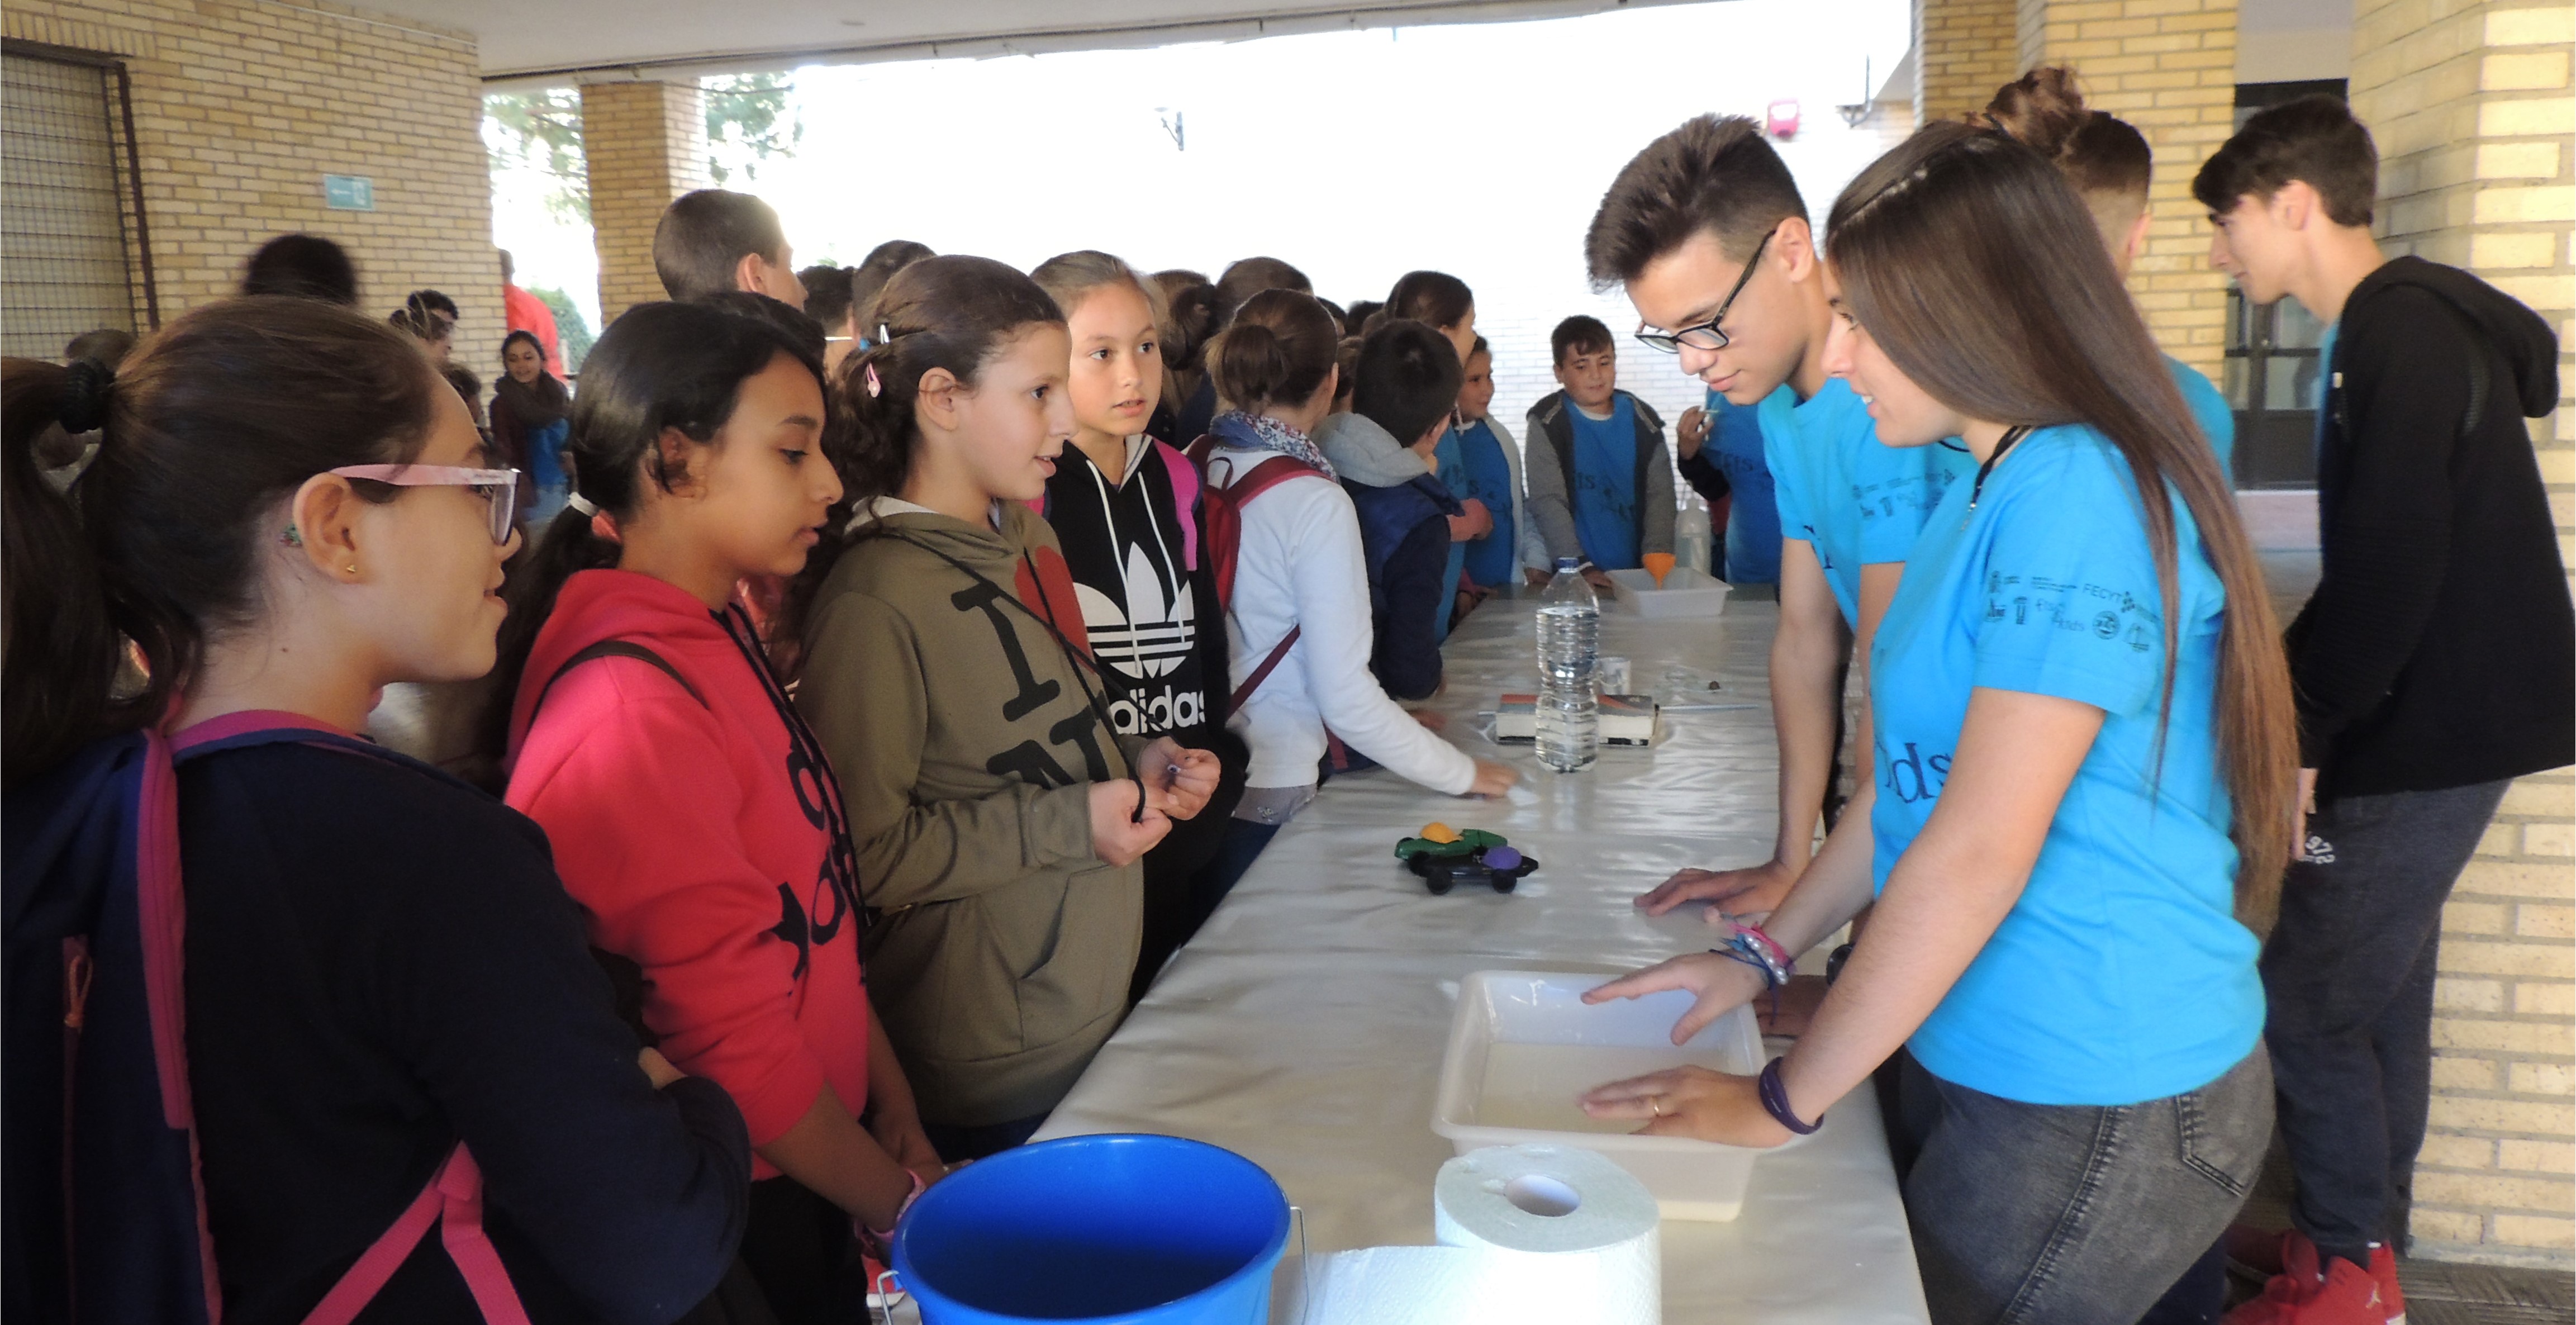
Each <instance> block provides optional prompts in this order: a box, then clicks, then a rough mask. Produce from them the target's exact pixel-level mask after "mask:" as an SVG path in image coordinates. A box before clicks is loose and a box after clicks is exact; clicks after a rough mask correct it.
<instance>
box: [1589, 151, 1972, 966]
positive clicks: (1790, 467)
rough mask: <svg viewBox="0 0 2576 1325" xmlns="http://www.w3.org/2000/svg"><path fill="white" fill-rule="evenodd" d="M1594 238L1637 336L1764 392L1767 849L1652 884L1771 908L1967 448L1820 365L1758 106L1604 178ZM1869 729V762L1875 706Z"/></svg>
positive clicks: (1788, 182) (1804, 269)
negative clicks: (1771, 559) (1773, 741)
mask: <svg viewBox="0 0 2576 1325" xmlns="http://www.w3.org/2000/svg"><path fill="white" fill-rule="evenodd" d="M1584 257H1585V260H1586V262H1587V264H1588V265H1589V266H1590V269H1591V274H1592V281H1593V284H1594V285H1595V286H1597V287H1599V288H1602V289H1607V288H1609V287H1610V286H1613V285H1622V286H1625V287H1626V289H1627V292H1628V299H1629V302H1630V303H1632V304H1634V305H1635V306H1636V309H1637V313H1638V315H1639V316H1640V317H1641V318H1642V319H1643V325H1641V327H1640V329H1639V331H1638V333H1637V339H1638V340H1640V341H1642V342H1644V343H1645V344H1647V345H1649V346H1651V347H1653V348H1655V349H1658V350H1662V351H1665V352H1667V353H1671V354H1676V355H1678V356H1680V358H1681V366H1682V369H1683V371H1685V372H1688V373H1690V374H1692V375H1694V376H1696V377H1698V378H1699V379H1700V380H1701V381H1702V382H1704V383H1706V384H1707V385H1708V386H1709V388H1710V389H1711V390H1714V391H1717V392H1718V393H1720V394H1722V395H1724V396H1725V397H1726V398H1727V399H1728V400H1730V401H1732V402H1734V403H1735V404H1738V405H1746V406H1756V407H1758V409H1759V417H1760V419H1761V422H1762V437H1763V454H1764V458H1765V460H1766V461H1767V463H1768V464H1769V466H1770V469H1771V473H1772V475H1773V479H1774V482H1775V485H1776V489H1777V499H1778V503H1779V510H1780V531H1781V536H1782V537H1781V555H1780V630H1779V634H1778V636H1777V637H1776V638H1775V639H1774V640H1773V641H1772V645H1771V706H1772V721H1773V724H1774V726H1775V727H1776V728H1777V730H1778V734H1779V742H1780V825H1779V838H1778V841H1777V844H1776V845H1775V847H1774V849H1773V853H1772V857H1771V859H1769V860H1767V861H1764V862H1763V863H1761V864H1759V865H1754V866H1750V867H1747V868H1742V869H1731V870H1718V871H1708V870H1695V869H1694V870H1683V871H1682V872H1681V873H1679V874H1676V875H1674V876H1673V877H1672V878H1671V879H1669V880H1666V881H1665V882H1664V883H1663V884H1662V885H1661V886H1659V887H1657V888H1656V889H1654V890H1653V891H1652V892H1649V893H1647V894H1646V895H1645V896H1644V897H1643V898H1641V899H1640V904H1641V905H1643V906H1644V907H1645V908H1646V910H1647V911H1648V912H1649V913H1650V914H1656V915H1660V914H1662V913H1664V912H1666V911H1669V910H1671V909H1672V908H1674V907H1676V906H1679V905H1681V904H1682V903H1683V902H1688V901H1710V902H1715V903H1717V904H1718V905H1719V906H1720V907H1721V908H1723V909H1724V910H1726V911H1727V912H1729V913H1732V914H1737V915H1753V914H1759V913H1764V912H1768V911H1769V910H1770V909H1771V908H1772V907H1774V906H1776V905H1778V903H1779V901H1780V899H1781V898H1783V897H1785V896H1787V895H1788V892H1789V889H1790V887H1791V886H1792V885H1794V884H1795V883H1796V882H1797V879H1798V875H1799V874H1800V872H1802V871H1803V870H1804V869H1805V868H1806V866H1807V861H1808V859H1809V857H1810V856H1811V855H1812V854H1813V845H1814V837H1815V826H1816V821H1817V819H1818V817H1819V816H1820V815H1821V814H1823V813H1824V811H1825V808H1826V798H1827V796H1828V794H1829V793H1830V791H1831V786H1832V781H1833V767H1834V758H1835V752H1836V748H1837V746H1838V745H1839V743H1840V738H1841V718H1842V696H1843V682H1844V677H1845V672H1846V670H1847V668H1848V666H1849V660H1850V658H1851V656H1852V653H1851V652H1850V651H1851V650H1853V649H1854V648H1855V647H1856V648H1857V650H1858V652H1859V656H1860V657H1862V658H1863V659H1866V658H1867V657H1868V649H1869V644H1870V639H1871V637H1872V636H1873V635H1874V634H1875V633H1876V631H1877V628H1878V619H1879V617H1880V615H1881V614H1883V613H1884V612H1885V611H1886V610H1887V604H1888V600H1889V599H1891V598H1893V597H1894V596H1895V594H1896V582H1897V578H1898V576H1899V575H1900V574H1901V573H1902V572H1903V571H1904V569H1905V557H1906V553H1907V552H1908V551H1909V550H1910V549H1911V548H1912V547H1913V544H1914V536H1915V534H1916V533H1917V532H1919V531H1920V530H1921V529H1922V526H1923V519H1924V516H1925V515H1927V514H1928V513H1930V511H1931V509H1932V507H1933V506H1934V505H1935V504H1937V503H1938V502H1939V501H1940V499H1941V494H1942V493H1943V492H1944V491H1946V490H1947V489H1948V487H1949V484H1950V480H1951V479H1953V478H1955V477H1957V476H1958V475H1959V474H1960V473H1962V472H1965V471H1966V470H1968V469H1971V468H1973V463H1972V461H1971V459H1970V457H1969V456H1968V455H1967V453H1966V452H1965V451H1964V450H1960V449H1957V448H1956V447H1955V446H1954V445H1953V444H1950V443H1943V444H1941V445H1936V446H1927V447H1917V448H1912V449H1906V450H1899V449H1896V448H1892V447H1887V446H1883V445H1881V444H1880V443H1879V441H1878V436H1877V431H1876V425H1875V424H1874V423H1873V422H1872V421H1871V419H1870V416H1869V412H1868V408H1867V402H1865V401H1863V400H1862V399H1861V398H1860V397H1859V396H1858V395H1856V394H1854V392H1853V391H1852V389H1851V387H1850V386H1849V385H1848V384H1846V383H1844V382H1843V381H1842V380H1840V379H1839V378H1833V377H1829V376H1827V375H1826V372H1825V366H1824V356H1825V332H1826V330H1827V328H1828V327H1829V326H1830V324H1831V322H1832V317H1833V313H1832V309H1831V307H1830V306H1829V304H1828V303H1827V296H1826V290H1825V271H1824V264H1823V262H1822V261H1821V260H1820V259H1819V258H1818V257H1817V255H1816V248H1815V241H1814V236H1813V234H1812V232H1811V231H1810V230H1809V229H1808V225H1807V206H1806V202H1805V200H1804V199H1803V198H1801V197H1800V196H1799V193H1798V185H1797V181H1796V180H1794V179H1792V178H1791V177H1790V174H1789V168H1788V166H1787V165H1786V164H1785V163H1784V162H1782V161H1781V160H1780V155H1779V153H1777V152H1775V151H1773V150H1772V148H1771V145H1770V143H1768V142H1766V141H1764V139H1763V137H1762V134H1761V131H1760V129H1759V128H1758V127H1757V126H1756V125H1755V124H1754V123H1753V121H1751V120H1749V119H1745V118H1743V117H1741V116H1733V117H1727V118H1719V117H1717V116H1713V115H1703V116H1700V117H1698V118H1697V119H1693V120H1691V121H1689V122H1687V123H1685V124H1683V125H1682V126H1681V127H1680V128H1677V129H1675V130H1673V131H1672V132H1670V133H1667V134H1665V135H1664V136H1663V137H1661V138H1658V139H1656V140H1655V141H1654V142H1652V143H1649V144H1647V146H1646V148H1645V150H1644V151H1642V152H1639V153H1638V154H1637V155H1636V157H1635V158H1634V159H1633V160H1631V161H1630V162H1629V163H1628V164H1627V166H1626V167H1625V168H1623V169H1622V170H1621V171H1620V172H1619V176H1618V178H1617V179H1616V180H1614V181H1612V183H1611V185H1610V191H1609V192H1608V193H1607V194H1606V195H1604V196H1603V198H1602V200H1601V207H1600V210H1599V211H1597V212H1595V213H1594V215H1593V218H1592V228H1591V231H1590V233H1589V234H1588V235H1587V236H1586V237H1585V239H1584ZM1655 328H1674V330H1670V331H1663V330H1655ZM1859 735H1860V739H1859V740H1858V741H1857V742H1856V743H1855V744H1856V746H1857V749H1858V751H1859V756H1858V757H1859V759H1860V760H1861V770H1860V771H1861V774H1862V775H1863V776H1867V775H1868V769H1869V740H1870V738H1869V727H1868V720H1867V715H1866V713H1864V715H1863V718H1862V726H1861V731H1860V734H1859ZM1856 831H1859V832H1864V833H1865V832H1867V831H1869V826H1868V825H1867V824H1861V825H1859V826H1858V828H1857V830H1856Z"/></svg>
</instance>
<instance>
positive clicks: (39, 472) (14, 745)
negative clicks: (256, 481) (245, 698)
mask: <svg viewBox="0 0 2576 1325" xmlns="http://www.w3.org/2000/svg"><path fill="white" fill-rule="evenodd" d="M103 375H104V374H103V370H99V369H98V366H97V365H96V364H94V363H91V362H89V361H87V360H83V361H81V362H78V363H75V364H73V365H72V366H71V367H70V368H68V369H65V368H57V367H55V366H54V365H52V364H49V363H43V362H39V361H36V360H32V359H9V360H5V361H0V444H5V446H6V448H7V449H6V451H5V452H0V494H5V498H6V507H5V518H6V523H5V525H0V539H5V543H6V550H5V553H0V555H5V557H6V560H7V573H6V574H5V575H0V599H4V600H5V608H0V652H4V653H5V655H6V659H5V662H0V672H5V673H6V677H7V679H6V682H5V684H0V728H5V732H6V736H5V741H0V744H5V746H6V750H5V753H0V772H5V774H6V781H7V785H8V786H9V787H11V788H15V787H16V786H17V785H18V783H19V782H20V781H21V780H22V779H23V778H25V777H26V776H27V775H28V774H31V773H34V772H37V771H40V770H42V769H46V768H50V767H52V766H53V765H54V764H56V763H59V762H60V761H61V760H62V759H63V757H64V756H66V755H69V754H70V753H71V752H72V751H74V750H76V749H79V748H80V747H81V745H82V744H84V743H85V742H87V741H88V740H90V739H91V738H92V737H93V736H95V735H98V734H100V733H101V732H102V731H103V729H104V728H105V727H106V726H107V712H108V694H109V687H110V686H111V684H112V683H113V682H114V680H115V677H116V670H117V659H118V654H119V647H118V637H117V632H116V629H115V627H114V626H112V625H111V624H110V623H109V612H108V606H107V591H106V586H105V584H104V583H103V581H102V577H101V575H100V571H99V564H98V558H97V556H96V555H95V554H94V553H93V552H92V551H91V549H90V546H89V541H88V539H87V537H86V536H85V535H84V534H83V533H82V532H81V523H80V518H79V516H78V515H77V514H76V513H75V512H74V511H73V509H72V503H71V500H70V497H69V495H68V494H66V493H63V492H58V491H56V490H55V487H54V484H53V482H52V481H51V480H50V479H49V478H48V477H47V476H46V474H45V472H44V469H43V467H42V466H41V465H39V464H38V462H37V459H36V447H37V445H38V444H39V442H40V441H41V440H42V439H43V438H44V437H45V436H46V434H47V433H49V432H51V431H53V430H54V429H55V428H56V427H57V426H58V425H59V427H60V428H61V430H62V431H64V432H72V433H79V432H88V431H90V430H91V429H92V428H95V427H96V426H97V422H96V415H97V414H98V413H103V412H104V406H105V400H104V391H103V384H100V385H90V383H95V382H96V381H97V379H98V378H99V377H101V376H103ZM76 378H78V379H81V381H80V382H78V383H76V381H75V379H76ZM81 424H86V425H87V426H85V427H84V426H76V425H81Z"/></svg>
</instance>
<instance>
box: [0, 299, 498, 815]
mask: <svg viewBox="0 0 2576 1325" xmlns="http://www.w3.org/2000/svg"><path fill="white" fill-rule="evenodd" d="M446 389H447V386H446V384H445V383H444V382H441V381H440V380H439V378H438V376H437V374H436V373H435V372H433V371H432V370H431V368H430V365H429V360H428V359H427V358H425V357H424V356H423V355H422V354H421V352H420V347H419V345H418V344H417V343H416V342H414V341H413V340H411V338H409V337H408V336H405V335H403V334H402V333H401V332H398V331H396V330H394V329H393V328H392V327H391V326H389V325H387V324H385V323H383V322H378V321H376V320H375V319H373V318H369V317H366V316H363V315H361V314H359V313H357V312H355V311H353V310H351V309H348V308H344V307H342V306H340V305H338V304H333V303H326V302H323V301H320V300H316V299H298V298H289V297H286V296H283V295H251V296H246V297H243V298H239V299H226V300H222V301H220V302H217V303H212V304H208V305H206V306H205V307H203V308H199V309H197V310H195V311H193V312H191V313H189V314H187V315H186V316H184V317H181V318H179V319H178V320H176V321H174V322H172V323H171V324H170V325H168V326H166V327H164V328H162V329H161V330H160V331H159V332H157V333H155V334H154V335H153V336H152V337H151V338H150V339H148V340H146V341H144V342H143V344H142V347H141V348H139V349H137V350H136V351H135V352H134V354H133V355H132V356H131V357H129V358H127V359H126V360H125V362H124V364H123V366H122V369H121V371H119V372H118V373H116V374H114V375H113V377H111V375H110V373H109V372H108V370H107V369H106V368H105V367H104V366H103V365H100V364H97V363H94V362H91V361H87V360H83V361H81V362H78V363H75V364H73V365H72V366H71V367H69V368H58V367H56V366H54V365H52V364H49V363H40V362H35V361H32V360H26V359H10V360H6V361H5V362H0V434H5V442H6V445H5V447H0V490H5V494H6V501H7V519H6V523H5V526H0V528H5V530H6V534H7V554H6V560H5V562H4V563H0V586H5V590H6V600H7V612H6V628H5V635H0V641H5V643H4V644H0V653H5V662H0V712H4V713H5V718H6V725H5V752H0V763H5V766H6V770H7V782H8V785H10V786H13V787H14V786H16V785H18V784H19V783H21V782H23V781H25V780H26V779H27V778H29V777H32V776H34V775H36V774H39V773H42V772H44V771H45V770H46V769H47V768H49V767H51V766H52V765H53V764H55V763H56V762H58V761H60V760H61V759H62V758H63V757H65V756H67V755H69V754H71V753H72V752H73V751H74V750H77V749H78V748H80V746H81V745H82V744H83V743H85V742H87V741H90V740H94V739H97V738H99V737H102V736H108V735H113V734H116V733H119V732H126V731H132V730H135V729H137V728H140V727H143V726H146V725H148V724H150V723H153V722H157V721H159V720H160V719H161V718H162V717H163V715H165V714H167V713H168V712H169V710H170V705H171V701H172V700H173V698H174V697H175V696H176V695H177V694H178V693H179V691H180V689H181V688H182V687H184V686H185V685H186V684H187V683H188V679H189V676H190V674H191V673H192V672H193V671H194V670H195V669H196V667H197V666H198V664H199V663H200V662H201V661H202V659H203V658H204V656H205V649H206V642H207V640H208V638H209V637H211V636H214V635H217V634H219V633H221V632H223V631H226V630H230V629H236V628H239V627H241V626H244V625H246V624H248V623H250V622H251V621H253V620H254V619H255V618H257V617H258V615H259V614H260V612H261V611H262V610H263V608H264V605H263V604H262V603H261V601H260V592H259V564H260V560H261V553H260V549H261V548H262V547H263V546H266V545H268V544H270V543H271V542H273V541H274V540H275V539H276V538H277V537H278V536H279V528H280V526H278V525H276V524H274V523H272V521H274V520H275V519H276V516H277V508H278V503H279V502H281V501H282V500H284V499H285V498H286V497H287V496H289V495H290V494H292V493H293V492H294V491H295V490H296V489H297V488H299V487H301V486H302V485H303V483H304V481H305V480H306V479H309V478H311V477H313V476H314V475H316V474H319V473H322V472H324V471H325V470H329V469H335V468H338V467H339V466H342V465H355V464H382V463H387V462H400V461H404V460H408V459H410V458H412V457H413V456H415V455H417V454H419V451H420V448H421V446H422V444H423V443H424V442H425V441H426V440H427V438H428V435H429V430H430V427H431V425H432V423H433V422H434V421H435V419H436V418H437V415H436V413H435V406H436V404H437V399H438V397H437V393H438V392H442V391H445V390H446ZM52 424H60V425H61V426H62V427H63V428H64V429H65V430H66V431H69V432H75V433H78V432H87V431H89V430H92V429H97V430H99V449H98V455H97V457H96V458H95V459H93V460H92V461H91V462H90V464H89V467H88V469H86V470H85V471H83V472H82V474H81V476H80V478H79V480H78V481H77V482H75V483H74V484H73V485H72V487H71V489H70V491H69V492H68V493H63V492H59V491H57V490H56V488H55V487H54V485H53V483H52V482H51V481H50V480H49V479H48V478H47V477H46V476H45V475H44V474H43V473H42V472H41V471H40V469H39V468H38V465H37V463H36V459H35V455H34V446H35V443H36V441H37V439H38V438H39V437H40V436H41V435H42V434H43V433H44V432H45V430H46V428H47V427H48V425H52ZM351 487H352V488H353V489H354V490H355V491H356V492H357V494H358V496H359V497H360V498H362V499H364V500H368V501H391V500H393V498H394V496H395V494H396V493H398V492H399V491H401V490H400V489H398V488H393V487H389V486H387V485H384V484H381V483H374V482H370V481H368V480H364V479H360V480H357V481H355V482H353V483H352V484H351ZM129 646H130V648H131V654H130V655H129V653H128V648H129ZM129 656H130V657H131V659H132V660H133V661H134V662H135V663H136V664H137V665H138V666H139V670H140V672H141V678H140V684H139V685H132V686H125V687H119V686H117V685H116V684H115V682H116V677H117V674H118V670H119V667H120V665H121V664H122V663H123V662H124V661H126V660H127V659H128V658H129Z"/></svg>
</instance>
